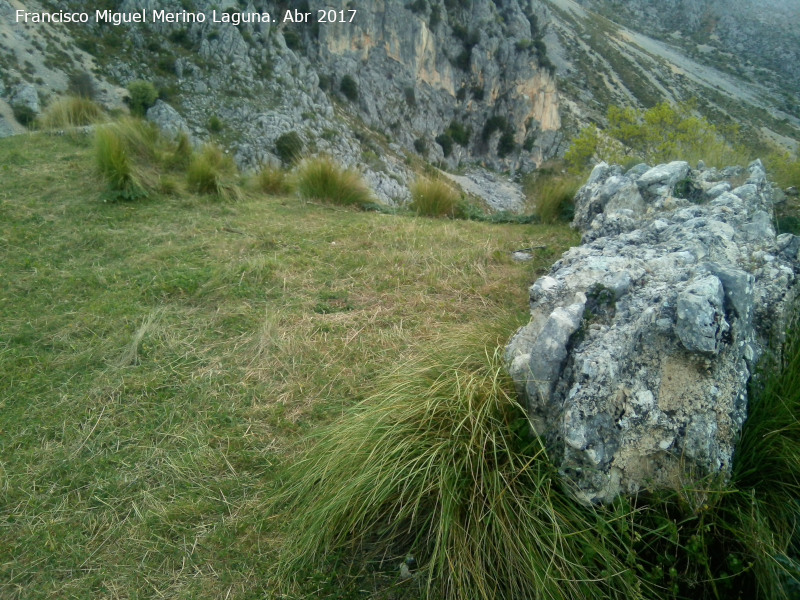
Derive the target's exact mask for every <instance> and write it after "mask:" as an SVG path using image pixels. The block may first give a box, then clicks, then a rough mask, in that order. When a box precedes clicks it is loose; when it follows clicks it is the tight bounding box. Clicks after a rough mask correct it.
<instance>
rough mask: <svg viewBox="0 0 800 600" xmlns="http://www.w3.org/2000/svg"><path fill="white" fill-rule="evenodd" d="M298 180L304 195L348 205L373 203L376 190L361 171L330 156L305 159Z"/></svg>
mask: <svg viewBox="0 0 800 600" xmlns="http://www.w3.org/2000/svg"><path fill="white" fill-rule="evenodd" d="M294 179H295V187H296V188H297V192H298V193H299V194H300V197H301V198H306V199H309V200H322V201H324V202H331V203H333V204H341V205H344V206H363V205H365V204H370V203H372V202H373V197H372V193H371V192H370V190H369V188H368V187H367V185H366V184H365V183H364V180H363V179H362V178H361V175H359V174H358V172H356V171H353V170H351V169H343V168H341V167H340V166H339V165H337V164H336V163H334V162H333V161H332V160H331V159H329V158H327V157H317V158H311V159H307V160H305V161H303V162H302V163H301V164H300V166H299V167H298V169H297V172H296V173H295V178H294Z"/></svg>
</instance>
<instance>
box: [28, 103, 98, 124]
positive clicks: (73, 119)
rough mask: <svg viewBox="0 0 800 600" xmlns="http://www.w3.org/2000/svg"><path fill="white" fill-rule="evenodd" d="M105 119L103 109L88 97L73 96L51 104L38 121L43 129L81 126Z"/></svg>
mask: <svg viewBox="0 0 800 600" xmlns="http://www.w3.org/2000/svg"><path fill="white" fill-rule="evenodd" d="M102 120H103V111H102V109H101V108H100V107H99V106H97V104H95V103H94V102H92V101H91V100H89V99H88V98H86V97H81V96H72V97H68V98H62V99H60V100H57V101H56V102H53V103H52V104H50V105H49V106H48V107H47V108H46V109H45V111H44V113H42V114H41V115H40V116H39V118H38V120H37V122H38V124H39V126H40V127H42V128H43V129H59V128H64V127H80V126H83V125H91V124H92V123H98V122H100V121H102Z"/></svg>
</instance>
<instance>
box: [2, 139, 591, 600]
mask: <svg viewBox="0 0 800 600" xmlns="http://www.w3.org/2000/svg"><path fill="white" fill-rule="evenodd" d="M89 146H90V141H89V139H88V138H80V139H71V138H69V137H53V136H44V135H32V136H21V137H15V138H8V139H4V140H0V223H2V228H0V323H2V325H1V326H0V374H1V375H0V597H2V598H26V599H29V598H93V599H94V598H153V597H166V598H227V597H230V598H263V597H270V596H271V595H272V592H273V591H274V590H273V589H272V588H271V585H270V574H271V569H272V564H273V563H274V560H275V557H276V556H277V553H278V552H280V550H281V541H280V538H279V536H278V534H277V524H276V523H275V522H274V520H271V519H269V518H268V516H267V512H266V510H265V506H266V504H267V502H268V501H269V499H270V498H271V496H272V494H273V492H274V489H275V481H276V477H277V475H278V473H279V472H280V470H281V469H282V468H284V466H285V465H286V464H289V463H290V460H289V459H290V458H292V457H293V456H294V455H295V453H296V452H297V451H298V449H299V448H300V447H301V446H302V444H303V440H304V438H305V437H306V436H307V434H309V433H310V432H312V431H313V430H314V429H315V428H316V427H317V426H318V425H320V424H322V423H326V422H329V421H331V419H332V418H333V417H335V416H337V415H339V414H341V413H342V411H343V409H344V408H345V407H348V406H351V405H353V404H354V403H356V402H357V401H358V400H360V399H363V398H364V397H365V396H366V395H367V393H368V390H369V388H370V383H371V382H372V380H373V379H374V377H375V376H376V374H377V373H380V372H382V371H384V370H387V369H391V368H392V367H394V366H396V365H398V364H402V363H404V362H408V361H413V360H414V359H416V358H417V357H419V356H420V355H421V352H423V350H425V349H428V348H430V347H432V346H435V345H436V344H437V340H441V339H443V338H446V337H447V335H448V333H449V332H452V331H454V330H456V329H458V330H463V329H464V328H465V327H466V328H469V329H473V330H474V331H476V332H480V331H483V330H484V329H488V328H490V325H491V323H493V322H495V321H496V320H498V318H503V319H511V320H516V321H518V322H519V323H522V322H524V321H525V320H526V318H527V313H526V308H527V285H528V284H529V283H530V282H531V281H532V280H533V279H534V278H535V276H536V274H537V273H541V272H543V270H545V269H546V268H547V267H549V265H550V264H551V263H552V262H553V261H554V260H555V258H556V257H557V256H558V255H559V254H560V253H561V252H562V251H563V250H564V249H566V248H567V247H568V246H569V245H570V244H573V243H576V241H577V239H576V237H575V235H574V234H573V233H572V232H570V231H569V230H568V229H567V228H566V227H564V226H552V227H544V226H530V225H492V224H487V223H477V222H469V221H451V220H443V219H424V218H415V217H410V216H390V215H382V214H377V213H364V212H357V211H354V210H350V209H342V208H336V207H331V206H325V205H320V204H316V203H309V202H303V201H300V200H298V199H297V198H296V197H271V196H264V195H255V194H251V195H245V197H244V198H243V199H242V200H240V201H238V202H221V201H218V200H216V201H215V200H209V199H208V197H195V196H191V195H182V196H178V197H162V196H151V197H150V198H148V199H145V200H140V201H137V202H130V203H124V202H123V203H109V204H107V203H104V202H103V201H102V198H103V197H104V185H103V184H102V183H101V182H100V181H99V177H98V176H97V174H96V173H95V171H94V168H93V166H92V152H91V149H90V147H89ZM531 246H544V248H543V249H538V250H536V251H535V259H534V260H533V261H531V262H528V263H515V262H513V261H511V259H510V252H511V251H513V250H516V249H519V248H525V247H531ZM508 333H509V334H510V333H511V331H508ZM391 569H392V570H393V571H392V577H394V576H395V575H396V566H395V565H391ZM323 580H324V577H323V578H322V579H320V581H323ZM310 589H316V588H310ZM329 591H330V593H331V594H338V593H339V592H338V591H334V590H329ZM322 595H324V594H322Z"/></svg>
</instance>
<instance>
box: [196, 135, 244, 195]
mask: <svg viewBox="0 0 800 600" xmlns="http://www.w3.org/2000/svg"><path fill="white" fill-rule="evenodd" d="M235 175H236V165H235V164H234V162H233V160H232V159H231V158H230V157H229V156H227V155H226V154H224V153H223V152H222V150H220V149H219V147H217V146H215V145H213V144H206V145H205V146H203V148H202V150H201V151H200V152H199V153H198V154H197V155H195V156H194V157H192V160H191V162H190V163H189V167H188V169H187V171H186V181H187V183H188V184H189V189H190V190H191V191H193V192H197V193H198V194H208V195H212V196H217V197H219V198H223V199H226V200H233V199H238V198H239V197H240V195H241V193H240V191H239V188H238V187H237V186H236V185H235V183H234V182H233V177H234V176H235Z"/></svg>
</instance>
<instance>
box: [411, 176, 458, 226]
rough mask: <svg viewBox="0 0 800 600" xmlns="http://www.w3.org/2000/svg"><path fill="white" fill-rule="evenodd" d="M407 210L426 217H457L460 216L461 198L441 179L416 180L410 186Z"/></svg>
mask: <svg viewBox="0 0 800 600" xmlns="http://www.w3.org/2000/svg"><path fill="white" fill-rule="evenodd" d="M409 208H410V209H411V210H413V211H414V212H416V213H417V214H418V215H423V216H426V217H451V218H452V217H457V216H460V214H461V196H460V195H459V194H458V193H456V191H455V190H454V189H453V188H452V187H451V186H450V185H449V184H448V183H447V182H445V181H443V180H441V179H428V178H425V177H422V178H419V179H417V180H416V181H415V182H414V183H413V184H412V186H411V204H410V205H409Z"/></svg>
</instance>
